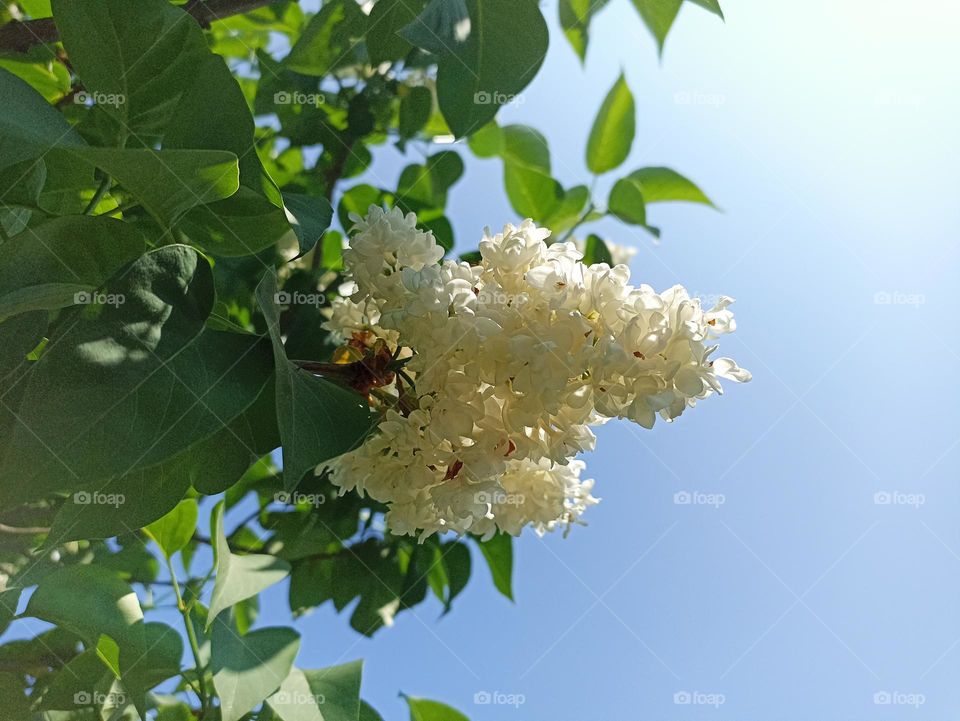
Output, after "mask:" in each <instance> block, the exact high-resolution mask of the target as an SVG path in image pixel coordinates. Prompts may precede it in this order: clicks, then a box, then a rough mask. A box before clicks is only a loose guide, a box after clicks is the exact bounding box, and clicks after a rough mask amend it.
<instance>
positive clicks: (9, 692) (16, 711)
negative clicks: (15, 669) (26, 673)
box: [0, 671, 32, 721]
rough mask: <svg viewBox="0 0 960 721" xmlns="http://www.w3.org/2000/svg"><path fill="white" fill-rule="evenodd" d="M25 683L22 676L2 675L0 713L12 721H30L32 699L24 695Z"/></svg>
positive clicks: (0, 679) (5, 673)
mask: <svg viewBox="0 0 960 721" xmlns="http://www.w3.org/2000/svg"><path fill="white" fill-rule="evenodd" d="M24 691H25V689H24V681H23V678H22V677H21V675H20V674H16V675H15V674H12V673H7V672H6V671H4V672H2V673H0V709H2V711H0V713H3V715H4V718H8V719H10V721H14V720H17V721H19V719H28V718H31V717H32V714H31V713H30V706H31V704H30V699H29V698H27V696H26V694H25V693H24Z"/></svg>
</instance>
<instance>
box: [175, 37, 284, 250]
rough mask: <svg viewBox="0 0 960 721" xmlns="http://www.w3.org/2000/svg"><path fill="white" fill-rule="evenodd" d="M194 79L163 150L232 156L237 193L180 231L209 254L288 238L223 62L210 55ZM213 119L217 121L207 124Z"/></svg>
mask: <svg viewBox="0 0 960 721" xmlns="http://www.w3.org/2000/svg"><path fill="white" fill-rule="evenodd" d="M192 74H193V76H194V78H195V80H194V83H193V85H192V87H191V88H190V90H189V91H188V92H186V93H184V95H183V97H182V98H181V99H180V103H179V104H178V105H177V110H176V114H175V115H174V117H173V120H172V121H171V122H170V125H169V127H168V128H167V131H166V133H165V134H164V139H163V147H164V148H165V149H168V150H169V149H194V150H207V151H214V150H220V151H227V152H230V153H233V154H234V155H236V156H237V158H238V168H239V184H240V190H241V192H239V193H237V195H235V196H233V197H230V198H227V199H224V200H219V201H217V202H214V203H211V204H208V205H205V206H202V207H197V208H194V209H193V210H191V212H190V213H189V215H188V217H187V218H186V219H185V223H184V230H185V231H186V232H187V235H188V236H189V237H190V238H191V240H193V241H194V242H196V243H197V244H198V245H200V246H201V247H204V248H206V249H207V250H209V251H210V252H213V253H218V254H221V255H248V254H253V253H256V252H258V251H260V250H263V249H264V248H267V247H269V246H271V245H274V244H276V243H277V242H279V241H280V240H281V239H282V238H283V237H284V236H285V235H287V234H288V233H290V224H289V222H288V218H287V216H286V214H285V213H284V210H283V199H282V198H281V195H280V191H279V189H278V188H277V187H276V184H275V183H274V182H273V181H272V180H271V179H270V177H269V176H268V175H267V173H266V171H265V170H264V168H263V164H262V163H261V162H260V158H259V156H258V154H257V151H256V148H255V146H254V121H253V117H252V115H251V114H250V109H249V107H248V106H247V101H246V99H245V98H244V95H243V91H242V90H241V89H240V86H239V85H238V84H237V81H236V79H235V78H234V77H233V75H232V74H231V72H230V69H229V68H228V67H227V65H226V64H225V63H224V61H223V59H222V58H220V57H219V56H217V55H209V56H208V57H207V58H205V59H204V61H203V62H202V64H201V65H200V66H199V67H198V68H196V69H194V70H193V71H192ZM211 117H217V118H218V119H219V120H218V122H216V123H211V122H209V118H211Z"/></svg>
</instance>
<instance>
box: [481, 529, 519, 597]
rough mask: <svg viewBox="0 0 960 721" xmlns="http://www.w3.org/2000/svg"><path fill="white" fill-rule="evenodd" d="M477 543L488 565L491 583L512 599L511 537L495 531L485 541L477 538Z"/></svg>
mask: <svg viewBox="0 0 960 721" xmlns="http://www.w3.org/2000/svg"><path fill="white" fill-rule="evenodd" d="M477 545H478V546H480V551H481V553H483V557H484V558H485V559H486V561H487V565H488V566H489V567H490V573H491V575H492V576H493V585H494V586H496V588H497V590H498V591H500V593H502V594H503V595H504V596H506V597H507V598H509V599H510V600H511V601H512V600H513V537H512V536H510V535H508V534H506V533H497V535H495V536H493V537H492V538H490V539H489V540H487V541H480V540H477Z"/></svg>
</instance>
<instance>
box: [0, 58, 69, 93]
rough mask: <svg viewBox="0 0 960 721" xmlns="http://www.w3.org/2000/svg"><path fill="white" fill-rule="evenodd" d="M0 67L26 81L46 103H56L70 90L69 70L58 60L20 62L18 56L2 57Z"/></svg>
mask: <svg viewBox="0 0 960 721" xmlns="http://www.w3.org/2000/svg"><path fill="white" fill-rule="evenodd" d="M0 67H2V68H4V69H6V70H9V71H10V72H11V73H13V74H14V75H16V76H17V77H18V78H20V79H21V80H24V81H25V82H27V83H28V84H29V85H30V87H32V88H33V89H34V90H36V91H37V92H38V93H40V95H42V96H43V99H44V100H46V101H47V102H48V103H56V102H58V101H59V100H61V99H63V98H64V96H66V95H67V93H69V92H70V71H69V70H67V68H66V67H65V66H64V65H63V64H61V63H59V62H52V63H37V62H21V61H20V59H19V58H3V59H0Z"/></svg>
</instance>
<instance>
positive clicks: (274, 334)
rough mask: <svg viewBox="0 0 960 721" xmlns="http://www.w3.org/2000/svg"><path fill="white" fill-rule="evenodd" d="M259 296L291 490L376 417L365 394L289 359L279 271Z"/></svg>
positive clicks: (356, 440)
mask: <svg viewBox="0 0 960 721" xmlns="http://www.w3.org/2000/svg"><path fill="white" fill-rule="evenodd" d="M257 301H258V303H259V304H260V308H261V310H262V311H263V314H264V317H265V318H266V321H267V327H268V328H269V331H270V337H271V339H272V341H273V352H274V357H275V359H276V368H277V373H276V384H277V386H276V387H277V423H278V424H279V428H280V438H281V439H282V441H283V476H284V483H285V486H286V488H287V489H288V490H292V489H293V488H295V487H296V485H297V484H298V483H299V482H300V480H301V479H302V478H303V476H304V475H305V474H306V473H307V471H310V470H312V469H314V468H316V467H317V466H318V465H319V464H321V463H323V462H324V461H326V460H329V459H330V458H334V457H335V456H339V455H340V454H342V453H345V452H346V451H349V450H351V449H352V448H355V447H357V446H358V445H359V444H360V443H362V442H363V439H364V437H365V436H366V435H367V433H369V432H370V430H371V429H372V428H373V426H374V425H375V423H376V420H375V417H374V416H373V415H372V414H371V412H370V408H369V406H368V405H367V403H366V400H365V399H364V398H362V397H361V396H360V395H358V394H357V393H355V392H353V391H349V390H347V389H345V388H342V387H341V386H338V385H335V384H334V383H331V382H330V381H327V380H324V379H323V378H319V377H317V376H314V375H312V374H311V373H308V372H307V371H305V370H302V369H300V368H299V367H297V366H296V365H295V364H294V363H291V362H290V361H289V360H287V357H286V352H285V350H284V347H283V340H282V339H281V336H280V327H279V311H278V308H277V278H276V274H275V273H273V272H268V273H267V274H266V275H265V276H264V278H263V280H262V281H261V282H260V285H259V286H258V287H257Z"/></svg>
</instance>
